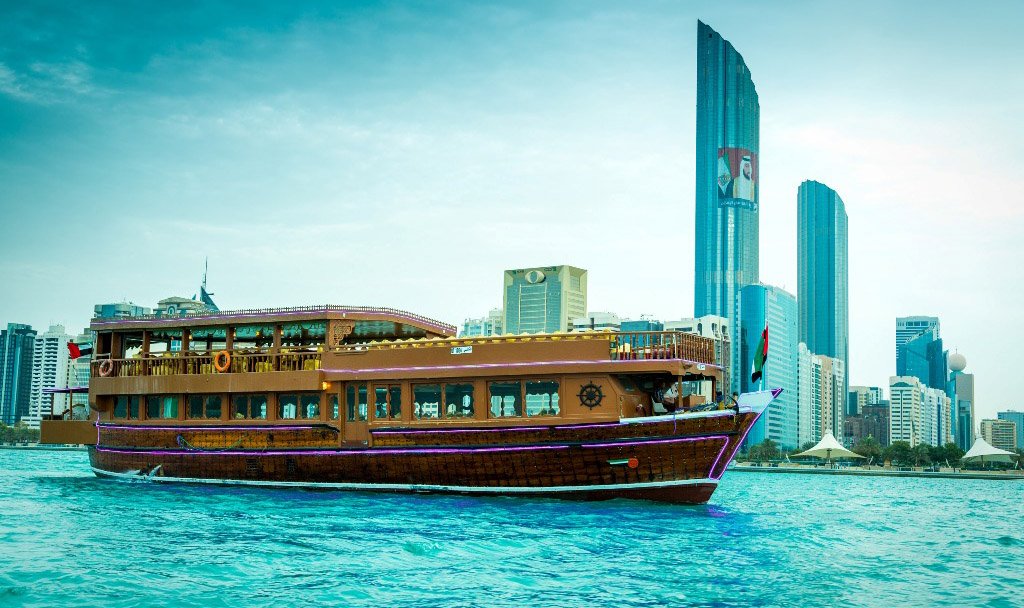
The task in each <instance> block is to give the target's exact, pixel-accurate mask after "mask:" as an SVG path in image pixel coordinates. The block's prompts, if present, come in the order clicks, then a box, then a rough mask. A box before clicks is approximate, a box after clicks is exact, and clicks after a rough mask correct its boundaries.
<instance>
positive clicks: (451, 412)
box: [113, 380, 561, 422]
mask: <svg viewBox="0 0 1024 608" xmlns="http://www.w3.org/2000/svg"><path fill="white" fill-rule="evenodd" d="M487 395H488V399H489V403H488V410H487V413H488V416H489V417H491V418H511V417H523V416H527V417H535V416H557V415H559V413H560V411H561V410H560V407H559V398H558V381H557V380H527V381H507V382H488V383H487ZM371 396H372V397H373V399H372V404H371V399H370V397H371ZM268 397H269V396H268V395H266V394H261V393H251V394H235V395H231V397H230V403H229V404H225V403H224V398H223V396H221V395H188V396H186V397H185V398H184V401H182V400H181V397H180V396H179V395H145V396H139V395H119V396H117V397H115V399H114V411H113V417H114V418H116V419H127V420H139V419H140V418H141V417H142V414H143V413H144V414H145V418H146V419H148V420H157V419H170V420H176V419H178V418H179V407H180V406H182V405H183V406H184V408H185V412H184V413H185V417H186V418H189V419H213V420H219V419H221V418H222V413H223V408H224V407H225V405H227V406H228V407H229V408H230V410H229V412H228V418H230V419H238V420H266V419H267V411H268V404H269V399H268ZM403 403H404V401H403V399H402V386H401V385H400V384H387V385H379V384H377V385H370V384H368V383H349V384H348V385H346V387H345V412H346V420H348V421H349V422H364V421H366V420H368V418H369V413H370V411H371V409H372V411H373V418H374V420H401V419H402V409H403ZM475 405H476V404H475V403H474V386H473V384H471V383H462V382H451V383H438V384H413V385H412V399H411V403H410V404H409V406H410V407H411V409H412V412H411V414H412V418H413V419H415V420H437V419H442V418H446V419H455V418H472V417H473V416H474V415H475V414H476V408H475ZM320 407H321V394H320V393H282V394H278V395H277V419H278V420H315V419H319V418H320V417H321V416H320ZM327 415H328V417H329V418H330V419H331V420H337V419H338V415H339V403H338V395H336V394H331V395H327Z"/></svg>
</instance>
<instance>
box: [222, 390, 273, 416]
mask: <svg viewBox="0 0 1024 608" xmlns="http://www.w3.org/2000/svg"><path fill="white" fill-rule="evenodd" d="M231 417H232V418H235V419H237V420H242V419H254V420H266V418H267V396H266V395H235V396H234V397H232V398H231Z"/></svg>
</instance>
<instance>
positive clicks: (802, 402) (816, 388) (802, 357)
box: [768, 337, 846, 445]
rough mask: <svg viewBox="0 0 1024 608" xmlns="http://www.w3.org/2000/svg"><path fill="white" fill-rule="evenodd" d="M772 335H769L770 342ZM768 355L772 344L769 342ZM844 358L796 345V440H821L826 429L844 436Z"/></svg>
mask: <svg viewBox="0 0 1024 608" xmlns="http://www.w3.org/2000/svg"><path fill="white" fill-rule="evenodd" d="M770 340H771V338H770V337H769V344H770V343H771V342H770ZM768 351H769V355H768V356H769V357H771V354H770V353H771V347H770V346H769V349H768ZM844 386H846V371H845V369H844V368H843V360H842V359H839V358H836V357H828V356H825V355H817V354H814V353H812V352H811V351H810V350H808V348H807V345H806V344H804V343H803V342H801V343H800V344H798V345H797V393H798V394H797V441H798V443H799V444H800V445H803V444H805V443H807V442H808V441H814V442H817V441H819V440H820V439H821V438H822V436H824V435H825V433H832V435H833V436H834V437H836V438H837V439H839V440H841V437H842V435H843V420H844V418H845V416H844V408H845V406H846V395H844V394H843V392H844V388H843V387H844Z"/></svg>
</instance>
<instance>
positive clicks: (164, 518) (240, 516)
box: [0, 450, 1024, 607]
mask: <svg viewBox="0 0 1024 608" xmlns="http://www.w3.org/2000/svg"><path fill="white" fill-rule="evenodd" d="M86 461H87V459H86V454H85V453H84V452H16V451H13V450H0V606H57V605H74V606H104V607H111V606H157V605H162V606H232V607H234V606H269V605H272V604H273V605H277V606H302V605H318V606H350V605H374V606H498V605H504V606H512V605H515V606H583V605H587V604H589V605H597V606H617V607H618V606H662V605H703V606H724V605H750V606H846V605H858V606H894V605H903V606H928V605H931V606H942V605H947V606H962V605H969V606H1014V605H1015V606H1020V605H1022V603H1021V602H1022V601H1024V600H1022V592H1024V483H1022V482H1006V481H986V480H945V479H936V480H930V479H889V478H853V477H831V476H816V475H767V474H755V473H727V474H726V476H725V478H724V479H723V481H722V484H721V486H720V487H719V489H718V491H717V492H716V493H715V495H714V496H713V497H712V502H711V504H708V505H705V506H699V507H678V506H666V505H657V504H652V503H636V502H628V501H612V502H599V503H573V502H562V501H554V500H533V499H521V498H516V499H512V498H464V497H451V496H432V495H413V496H402V495H375V494H362V493H338V492H310V491H288V490H268V489H248V488H220V487H190V486H169V485H158V484H153V483H143V482H140V483H125V482H115V481H105V480H100V479H97V478H96V477H94V476H93V475H92V473H91V472H90V471H89V469H88V466H87V462H86Z"/></svg>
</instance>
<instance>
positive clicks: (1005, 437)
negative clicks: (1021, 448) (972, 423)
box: [981, 419, 1017, 452]
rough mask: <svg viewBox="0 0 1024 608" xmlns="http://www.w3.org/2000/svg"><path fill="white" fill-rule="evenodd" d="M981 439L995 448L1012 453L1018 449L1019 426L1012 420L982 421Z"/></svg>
mask: <svg viewBox="0 0 1024 608" xmlns="http://www.w3.org/2000/svg"><path fill="white" fill-rule="evenodd" d="M981 438H982V439H984V440H985V441H987V442H988V444H989V445H991V446H992V447H994V448H999V449H1000V450H1008V451H1010V452H1012V451H1014V450H1016V449H1017V425H1016V424H1014V422H1013V421H1012V420H998V419H997V420H992V419H985V420H982V421H981Z"/></svg>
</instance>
